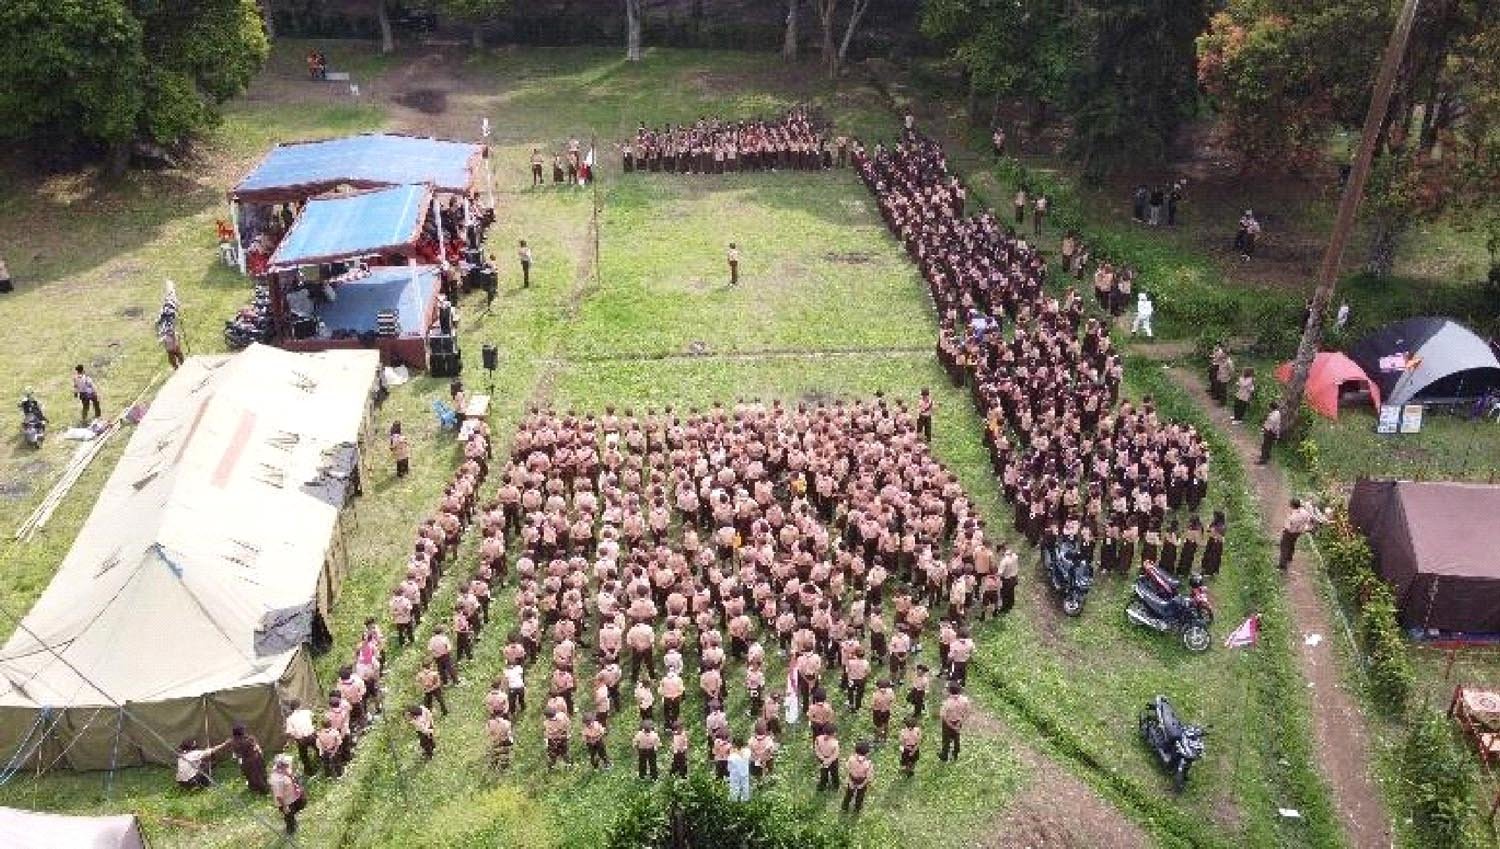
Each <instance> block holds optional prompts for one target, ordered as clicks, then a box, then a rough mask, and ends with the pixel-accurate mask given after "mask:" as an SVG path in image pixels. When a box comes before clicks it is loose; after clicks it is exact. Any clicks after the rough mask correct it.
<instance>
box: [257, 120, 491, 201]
mask: <svg viewBox="0 0 1500 849" xmlns="http://www.w3.org/2000/svg"><path fill="white" fill-rule="evenodd" d="M483 150H484V148H483V147H482V146H481V145H477V144H468V143H467V142H454V141H443V140H441V139H428V138H417V137H414V136H398V135H388V134H371V135H361V136H349V137H347V138H342V139H329V140H327V141H317V142H299V143H297V144H284V145H278V146H277V147H276V148H275V149H273V150H272V151H271V152H270V153H269V154H267V155H266V158H265V160H264V161H262V162H261V163H260V165H259V166H258V167H256V169H255V170H254V171H251V172H250V173H249V174H248V175H247V176H246V177H245V179H243V180H241V181H240V184H239V185H238V186H236V187H235V188H234V192H233V194H234V195H235V196H237V197H239V198H240V199H241V200H246V201H252V202H255V203H283V202H286V201H289V200H301V199H303V198H308V197H312V196H313V195H316V194H320V193H322V192H324V191H327V190H328V189H331V188H333V187H335V186H337V185H339V184H341V183H347V184H349V185H353V186H358V187H361V188H369V187H372V186H395V185H401V184H405V183H431V184H432V185H433V187H434V188H436V189H437V190H438V191H440V192H454V193H456V192H464V191H467V190H468V189H469V186H470V184H471V183H472V182H473V177H474V169H475V168H476V167H477V165H478V162H479V159H480V157H481V156H482V155H483Z"/></svg>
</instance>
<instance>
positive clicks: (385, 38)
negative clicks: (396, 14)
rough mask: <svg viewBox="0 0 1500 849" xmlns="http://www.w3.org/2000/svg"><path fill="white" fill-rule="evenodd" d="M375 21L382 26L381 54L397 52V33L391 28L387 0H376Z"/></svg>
mask: <svg viewBox="0 0 1500 849" xmlns="http://www.w3.org/2000/svg"><path fill="white" fill-rule="evenodd" d="M375 20H376V21H377V22H378V23H379V24H380V52H381V53H395V52H396V32H395V30H393V29H392V28H391V10H390V9H388V8H386V5H385V0H375Z"/></svg>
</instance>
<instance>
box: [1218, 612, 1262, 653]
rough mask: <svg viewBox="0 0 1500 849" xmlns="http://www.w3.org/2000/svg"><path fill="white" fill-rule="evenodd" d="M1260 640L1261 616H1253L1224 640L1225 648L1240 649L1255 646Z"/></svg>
mask: <svg viewBox="0 0 1500 849" xmlns="http://www.w3.org/2000/svg"><path fill="white" fill-rule="evenodd" d="M1259 639H1260V614H1259V613H1255V614H1251V616H1250V618H1249V619H1246V620H1245V622H1244V624H1243V625H1241V626H1240V627H1238V628H1235V629H1234V631H1233V632H1231V633H1230V635H1229V636H1227V637H1225V638H1224V648H1226V649H1238V648H1243V647H1245V646H1253V645H1255V643H1256V641H1258V640H1259Z"/></svg>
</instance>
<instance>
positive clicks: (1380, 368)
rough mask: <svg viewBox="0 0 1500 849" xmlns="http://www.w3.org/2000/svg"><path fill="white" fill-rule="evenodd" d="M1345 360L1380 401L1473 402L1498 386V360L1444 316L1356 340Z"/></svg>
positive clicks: (1472, 334)
mask: <svg viewBox="0 0 1500 849" xmlns="http://www.w3.org/2000/svg"><path fill="white" fill-rule="evenodd" d="M1348 353H1349V358H1350V359H1352V360H1354V362H1356V363H1358V364H1359V367H1360V368H1362V369H1364V370H1365V374H1367V375H1369V376H1370V379H1371V380H1373V381H1375V383H1376V384H1377V385H1378V386H1379V387H1380V397H1381V398H1382V399H1383V403H1386V404H1395V405H1402V404H1408V403H1411V402H1412V401H1414V400H1415V401H1425V400H1439V399H1453V398H1476V397H1478V396H1480V395H1482V394H1484V392H1485V391H1486V390H1489V389H1495V388H1500V359H1496V358H1495V352H1494V351H1492V350H1491V349H1490V346H1489V344H1488V343H1487V342H1485V341H1484V340H1483V339H1481V338H1479V335H1478V334H1477V333H1475V332H1474V331H1472V330H1470V329H1468V328H1467V327H1464V326H1463V325H1462V324H1459V323H1458V322H1456V321H1453V320H1452V319H1447V318H1408V319H1405V320H1403V321H1398V322H1395V323H1394V324H1387V325H1386V326H1385V327H1382V328H1380V329H1379V330H1377V331H1375V332H1374V333H1371V334H1370V335H1369V336H1366V337H1365V338H1363V339H1361V340H1359V342H1358V343H1356V344H1355V345H1354V346H1353V347H1351V348H1350V349H1349V351H1348Z"/></svg>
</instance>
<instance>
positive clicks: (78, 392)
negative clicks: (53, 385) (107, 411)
mask: <svg viewBox="0 0 1500 849" xmlns="http://www.w3.org/2000/svg"><path fill="white" fill-rule="evenodd" d="M73 397H75V398H77V399H78V402H79V403H80V404H82V405H83V412H82V413H81V414H80V415H81V416H82V417H83V423H84V424H88V423H89V422H91V421H93V419H91V418H89V409H90V408H91V407H92V408H93V410H94V418H95V419H97V418H99V417H100V416H103V415H104V413H103V412H102V411H101V410H100V409H99V387H98V386H96V385H95V384H94V379H93V378H92V377H89V376H88V375H87V374H84V371H83V366H81V365H77V366H73Z"/></svg>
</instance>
